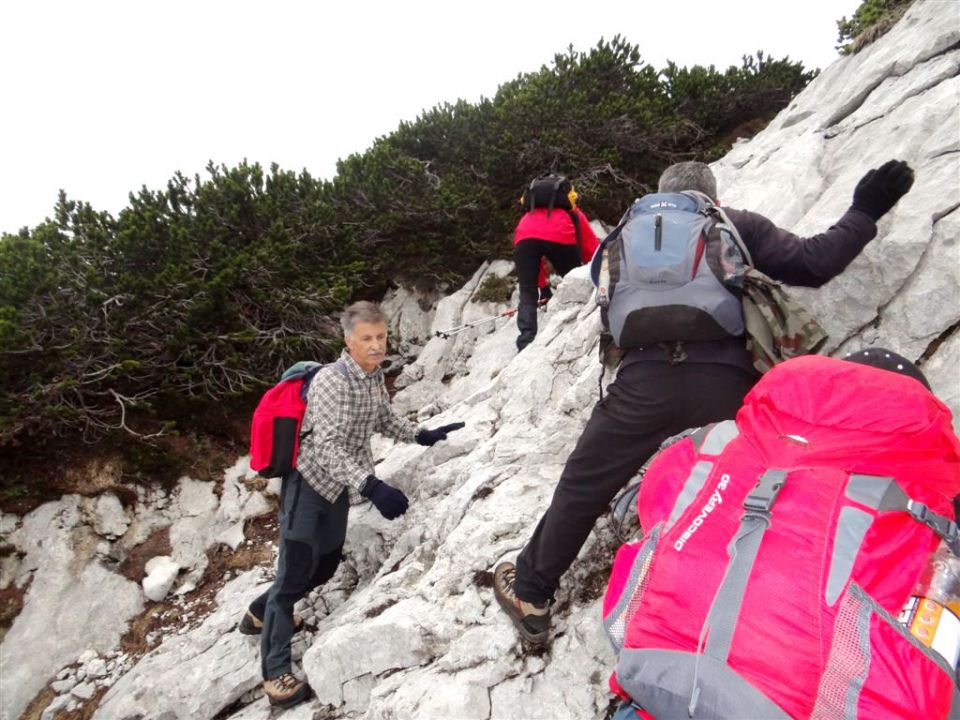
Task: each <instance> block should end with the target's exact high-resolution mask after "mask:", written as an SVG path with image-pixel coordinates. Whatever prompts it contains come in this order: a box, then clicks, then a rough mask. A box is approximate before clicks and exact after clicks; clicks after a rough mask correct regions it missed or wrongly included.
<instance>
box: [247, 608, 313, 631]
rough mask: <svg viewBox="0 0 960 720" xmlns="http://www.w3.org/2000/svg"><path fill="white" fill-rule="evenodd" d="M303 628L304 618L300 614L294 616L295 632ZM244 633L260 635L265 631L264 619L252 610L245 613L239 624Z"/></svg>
mask: <svg viewBox="0 0 960 720" xmlns="http://www.w3.org/2000/svg"><path fill="white" fill-rule="evenodd" d="M302 629H303V618H302V617H300V616H299V615H294V616H293V632H294V633H298V632H300V631H301V630H302ZM237 630H239V631H240V632H241V633H243V634H244V635H259V634H260V633H261V632H263V620H261V619H260V618H258V617H257V616H256V615H254V614H253V613H252V612H250V610H247V611H246V612H245V613H244V614H243V619H242V620H241V621H240V625H238V626H237Z"/></svg>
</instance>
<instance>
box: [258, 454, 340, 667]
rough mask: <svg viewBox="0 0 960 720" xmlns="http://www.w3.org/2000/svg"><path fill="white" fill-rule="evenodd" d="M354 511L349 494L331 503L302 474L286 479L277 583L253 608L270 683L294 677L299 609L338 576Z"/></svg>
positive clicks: (284, 482) (262, 657)
mask: <svg viewBox="0 0 960 720" xmlns="http://www.w3.org/2000/svg"><path fill="white" fill-rule="evenodd" d="M349 510H350V498H349V495H348V494H347V490H346V489H344V490H343V492H341V493H340V495H339V497H337V499H336V501H335V502H333V503H330V502H328V501H327V500H324V499H323V498H322V497H320V495H318V494H317V491H316V490H314V489H313V488H312V487H310V483H308V482H307V481H306V480H304V479H303V477H302V476H301V475H300V473H298V472H297V471H296V470H294V471H293V472H292V473H290V474H289V475H288V476H287V477H286V478H284V480H283V487H282V490H281V493H280V554H279V557H278V558H277V577H276V579H274V581H273V585H271V586H270V589H269V590H267V591H266V592H265V593H263V594H262V595H261V596H260V597H258V598H257V599H256V600H254V601H253V602H252V603H251V604H250V611H251V612H252V613H253V614H254V615H256V616H257V617H260V618H263V631H262V633H261V636H260V667H261V671H262V672H263V677H264V679H269V678H275V677H279V676H280V675H283V674H285V673H288V672H290V671H291V663H290V639H291V638H292V637H293V606H294V604H295V603H296V602H297V601H298V600H300V599H302V598H304V597H306V596H307V595H308V594H309V593H310V591H311V590H313V589H314V588H315V587H318V586H320V585H322V584H323V583H325V582H326V581H327V580H329V579H330V578H331V577H333V574H334V573H335V572H336V571H337V567H338V566H339V565H340V558H341V553H342V551H343V541H344V538H345V537H346V534H347V514H348V512H349Z"/></svg>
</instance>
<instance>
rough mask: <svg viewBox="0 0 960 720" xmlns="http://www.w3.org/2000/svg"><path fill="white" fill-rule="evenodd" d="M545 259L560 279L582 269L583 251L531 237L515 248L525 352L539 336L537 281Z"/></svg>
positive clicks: (520, 343) (519, 325)
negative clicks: (581, 256)
mask: <svg viewBox="0 0 960 720" xmlns="http://www.w3.org/2000/svg"><path fill="white" fill-rule="evenodd" d="M544 257H546V258H547V259H548V260H549V261H550V264H551V265H553V269H554V270H556V271H557V273H559V275H560V276H561V277H563V276H564V275H566V274H567V273H568V272H570V271H571V270H573V269H574V268H576V267H580V265H581V262H580V251H579V250H578V249H577V246H576V245H564V244H563V243H555V242H549V241H547V240H537V239H536V238H528V239H526V240H521V241H520V242H518V243H517V244H516V245H514V247H513V262H514V264H515V265H516V267H517V285H519V286H520V305H519V307H518V308H517V329H518V330H519V331H520V336H519V337H518V338H517V349H518V350H523V349H524V348H525V347H526V346H527V345H529V344H530V343H532V342H533V339H534V338H535V337H536V336H537V302H538V300H539V293H538V290H537V279H538V277H539V276H540V263H541V261H542V260H543V258H544Z"/></svg>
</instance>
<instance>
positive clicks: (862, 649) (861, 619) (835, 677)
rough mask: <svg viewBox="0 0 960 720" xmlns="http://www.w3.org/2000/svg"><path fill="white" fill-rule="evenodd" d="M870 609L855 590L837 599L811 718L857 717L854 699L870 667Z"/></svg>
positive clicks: (833, 719) (840, 719)
mask: <svg viewBox="0 0 960 720" xmlns="http://www.w3.org/2000/svg"><path fill="white" fill-rule="evenodd" d="M872 611H873V609H872V607H871V606H870V605H869V604H868V603H865V602H864V601H863V599H862V598H861V597H859V594H857V593H852V592H848V593H846V594H845V595H844V597H843V600H842V601H841V602H840V609H839V611H838V612H837V619H836V621H835V622H834V625H833V642H832V643H831V644H830V654H829V655H828V657H827V666H826V668H825V669H824V672H823V675H821V677H820V686H819V687H818V688H817V702H816V704H815V705H814V707H813V712H812V713H810V718H811V720H845V719H846V718H855V717H856V716H857V699H858V698H859V696H860V691H861V690H862V689H863V683H864V681H865V680H866V678H867V671H868V670H869V669H870V615H871V613H872Z"/></svg>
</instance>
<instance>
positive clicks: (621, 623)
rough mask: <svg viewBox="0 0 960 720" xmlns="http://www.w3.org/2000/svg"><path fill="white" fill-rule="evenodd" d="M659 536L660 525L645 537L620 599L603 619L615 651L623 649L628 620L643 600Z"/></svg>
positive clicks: (634, 559)
mask: <svg viewBox="0 0 960 720" xmlns="http://www.w3.org/2000/svg"><path fill="white" fill-rule="evenodd" d="M659 537H660V526H659V525H658V526H657V527H655V528H654V529H653V530H652V531H651V533H650V537H648V538H647V540H646V542H644V543H643V546H642V547H641V548H640V551H639V552H638V553H637V554H636V555H635V556H634V558H633V564H632V565H631V567H630V575H629V577H628V578H627V582H626V584H625V585H624V588H623V592H622V593H621V595H620V599H619V600H618V601H617V604H616V606H614V608H613V609H612V610H611V611H610V613H609V614H608V615H607V616H606V617H605V618H604V619H603V628H604V630H606V632H607V637H608V638H609V640H610V644H611V645H612V646H613V649H614V651H616V652H617V653H619V652H620V651H621V650H622V649H623V641H624V639H625V638H626V635H627V627H629V625H630V620H631V619H632V618H633V615H634V613H636V611H637V608H638V607H640V603H641V601H642V600H643V593H644V591H645V590H646V588H647V571H648V570H649V569H650V562H651V560H652V558H653V551H654V550H655V549H656V547H657V541H658V540H659ZM614 572H616V569H614Z"/></svg>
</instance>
